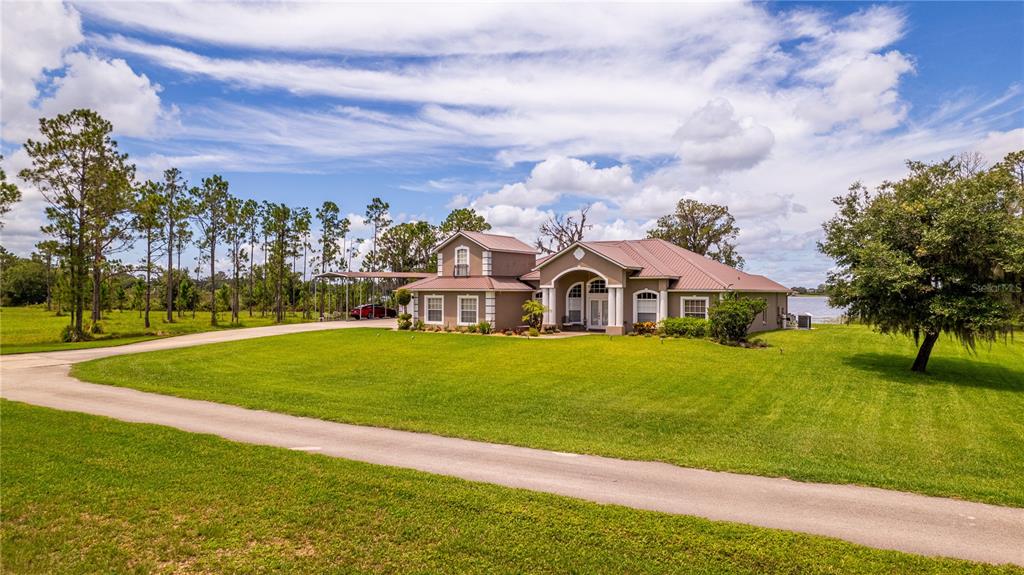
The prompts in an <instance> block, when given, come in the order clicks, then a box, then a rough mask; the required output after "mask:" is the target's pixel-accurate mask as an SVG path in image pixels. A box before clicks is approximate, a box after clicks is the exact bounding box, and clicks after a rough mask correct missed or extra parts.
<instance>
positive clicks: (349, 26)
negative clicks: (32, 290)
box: [2, 2, 1024, 285]
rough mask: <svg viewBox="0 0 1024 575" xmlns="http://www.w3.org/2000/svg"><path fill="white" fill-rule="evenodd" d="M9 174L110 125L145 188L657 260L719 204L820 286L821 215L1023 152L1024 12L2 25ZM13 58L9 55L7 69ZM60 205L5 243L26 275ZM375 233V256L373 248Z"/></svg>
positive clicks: (515, 12) (15, 12) (186, 14)
mask: <svg viewBox="0 0 1024 575" xmlns="http://www.w3.org/2000/svg"><path fill="white" fill-rule="evenodd" d="M2 16H3V76H2V85H3V138H2V147H3V152H4V155H5V156H6V159H5V162H4V163H5V166H4V167H5V168H6V169H7V170H8V172H9V173H11V172H16V171H17V169H19V168H20V167H23V166H24V163H25V161H26V159H25V157H24V154H23V153H22V152H20V144H21V142H23V140H24V138H26V137H30V136H31V135H32V133H33V130H34V124H35V121H36V119H37V118H38V117H40V116H41V115H53V114H56V113H59V112H62V111H66V110H68V109H71V108H74V107H92V108H95V109H97V110H99V111H100V112H101V113H103V114H104V115H105V116H106V117H108V118H109V119H111V120H112V121H113V122H114V124H115V128H116V130H117V132H118V139H119V141H120V142H121V145H122V148H123V149H124V150H125V151H127V152H129V153H130V154H131V157H132V158H133V160H134V161H135V162H136V163H137V165H138V167H139V172H140V175H142V176H143V177H157V176H158V175H159V173H160V172H161V171H162V170H163V169H164V168H166V167H168V166H171V165H174V166H178V167H180V168H182V169H183V170H184V171H185V172H186V174H188V176H189V177H190V179H191V180H193V181H198V180H199V179H200V178H202V177H204V176H207V175H209V174H211V173H219V174H222V175H224V176H225V177H226V178H227V179H228V180H229V181H230V182H231V190H232V192H233V193H235V194H237V195H240V196H244V197H253V198H257V199H267V200H271V201H284V202H287V203H289V204H292V205H307V206H311V207H313V206H316V205H319V204H320V203H321V202H322V201H324V200H326V199H330V200H333V201H335V202H337V203H339V204H340V205H341V206H342V208H343V210H345V211H346V212H351V213H352V214H355V215H358V214H361V213H362V212H363V209H364V207H365V205H366V203H367V202H368V201H369V199H370V198H371V197H373V196H380V197H382V198H384V199H385V200H386V201H388V202H390V204H391V207H392V215H393V217H394V218H395V219H396V220H399V221H404V220H411V219H428V220H431V221H434V222H438V221H440V220H441V219H442V218H443V217H444V216H445V215H446V214H447V213H448V211H450V210H451V209H452V208H453V207H461V206H471V207H474V208H475V209H477V210H478V211H480V212H481V213H483V214H485V215H486V216H487V218H488V219H489V221H491V222H492V224H493V225H494V226H495V228H496V230H498V231H502V232H506V233H511V234H514V235H517V236H519V237H521V238H522V239H524V240H527V241H529V240H532V239H533V238H534V237H535V236H536V229H537V227H538V226H539V224H540V223H541V222H542V221H543V220H544V219H546V218H547V217H549V216H550V215H551V214H553V213H557V212H565V211H570V210H574V209H578V208H580V207H582V206H590V208H591V214H592V218H593V222H594V224H595V226H594V228H593V229H592V230H591V231H590V236H589V237H590V238H591V239H617V238H632V237H642V235H643V234H644V231H645V230H646V229H648V228H649V227H650V226H651V223H652V221H653V219H654V218H656V217H657V216H659V215H662V214H665V213H668V212H670V211H671V209H672V206H673V205H674V204H675V202H677V201H678V200H679V199H680V198H684V197H689V198H696V199H699V200H702V201H710V202H716V203H722V204H726V205H728V206H729V207H730V209H731V210H732V211H733V213H734V214H735V215H736V217H737V220H738V223H739V225H740V227H741V229H742V232H741V236H740V253H741V254H743V255H744V256H745V257H746V259H747V264H748V269H749V270H751V271H753V272H755V273H765V274H768V275H770V276H771V277H773V278H774V279H777V280H779V281H782V282H784V283H788V284H791V285H797V284H804V285H806V284H817V283H819V282H820V281H822V280H823V279H824V275H825V273H826V271H827V270H828V268H829V266H830V262H829V261H828V260H827V259H825V258H823V257H822V256H821V255H820V254H817V252H816V250H815V245H814V242H815V241H816V240H817V239H818V238H819V237H820V229H821V228H820V226H821V222H822V221H823V220H825V219H827V218H828V217H829V216H830V215H831V213H832V206H831V203H830V202H829V199H830V198H831V197H833V196H835V195H838V194H841V193H842V192H843V191H844V190H845V189H846V187H847V186H848V185H849V184H850V183H852V182H853V181H854V180H858V179H859V180H863V181H864V182H865V183H867V184H869V185H874V184H877V183H879V182H881V181H882V180H884V179H890V178H896V177H899V176H900V174H901V173H902V164H903V162H904V160H906V159H918V160H934V159H938V158H941V157H944V156H949V155H952V154H955V153H960V152H965V151H979V152H982V153H983V154H985V155H986V157H987V158H988V159H989V160H990V161H997V160H998V159H999V158H1000V157H1001V156H1002V155H1003V154H1005V153H1006V152H1008V151H1011V150H1014V149H1020V148H1024V112H1022V108H1024V86H1022V84H1024V40H1022V35H1021V34H1020V30H1022V29H1024V4H1021V3H1017V2H1005V3H947V2H943V3H932V2H919V3H906V4H901V3H886V4H869V3H771V4H745V3H729V4H701V5H696V4H686V5H657V6H626V5H616V6H607V5H601V6H597V5H595V6H591V5H584V4H576V5H563V6H559V5H523V6H518V7H517V6H496V5H478V6H443V7H442V6H428V5H416V6H401V7H400V6H394V5H384V6H378V7H376V8H374V7H367V6H353V5H340V4H299V3H290V4H276V3H263V4H259V5H253V4H232V3H217V4H183V3H159V4H138V3H109V4H108V3H84V4H80V5H79V4H60V3H50V4H47V3H14V4H12V3H4V4H3V12H2ZM15 46H17V49H13V47H15ZM42 207H43V202H42V200H41V198H40V197H39V195H38V193H35V192H34V191H33V190H31V189H28V190H26V200H25V201H24V202H22V204H21V205H20V206H19V207H18V208H17V210H16V212H15V213H14V214H13V216H14V217H13V218H11V221H10V223H9V224H8V225H7V228H6V229H5V230H4V232H3V233H4V237H3V243H4V245H5V247H8V248H9V249H13V250H15V251H18V252H21V253H25V252H26V251H28V250H30V249H31V246H32V244H33V243H34V242H35V241H37V240H38V239H39V233H38V226H39V224H40V223H41V220H42ZM356 233H357V234H362V233H365V232H364V231H363V230H362V229H361V228H359V227H358V226H357V228H356Z"/></svg>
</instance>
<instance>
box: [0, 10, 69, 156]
mask: <svg viewBox="0 0 1024 575" xmlns="http://www.w3.org/2000/svg"><path fill="white" fill-rule="evenodd" d="M0 20H2V23H0V26H2V32H3V34H2V36H0V37H2V42H3V50H2V56H0V58H2V64H3V78H2V81H0V102H2V111H3V113H2V116H3V131H4V139H5V140H20V139H23V138H25V137H26V136H28V135H30V134H32V133H33V131H34V129H35V125H36V123H35V120H36V118H35V117H34V112H33V109H32V104H33V102H34V101H35V100H36V98H37V97H38V89H37V87H36V84H37V83H39V82H42V81H43V80H44V78H45V74H46V72H47V71H52V70H57V69H60V68H62V67H63V66H64V53H65V52H66V51H67V50H68V49H70V48H72V47H73V46H75V45H77V44H78V43H79V42H81V41H82V28H81V26H82V25H81V18H80V17H79V15H78V12H76V11H75V9H74V8H71V7H69V6H65V5H64V4H62V3H59V2H10V3H5V4H4V7H3V18H2V19H0Z"/></svg>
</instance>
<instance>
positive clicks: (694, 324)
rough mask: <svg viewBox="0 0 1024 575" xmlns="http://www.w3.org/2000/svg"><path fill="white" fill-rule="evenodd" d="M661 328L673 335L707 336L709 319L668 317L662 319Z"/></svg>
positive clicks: (665, 332) (667, 333) (666, 333)
mask: <svg viewBox="0 0 1024 575" xmlns="http://www.w3.org/2000/svg"><path fill="white" fill-rule="evenodd" d="M661 329H662V331H663V332H664V334H665V335H667V336H671V337H680V336H682V337H696V338H701V337H707V335H708V320H706V319H704V318H699V317H667V318H665V319H663V320H661Z"/></svg>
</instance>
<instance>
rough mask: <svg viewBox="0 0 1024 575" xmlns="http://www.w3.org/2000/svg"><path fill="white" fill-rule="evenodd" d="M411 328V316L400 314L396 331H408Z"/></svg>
mask: <svg viewBox="0 0 1024 575" xmlns="http://www.w3.org/2000/svg"><path fill="white" fill-rule="evenodd" d="M410 328H412V314H411V313H400V314H398V329H402V330H405V329H410Z"/></svg>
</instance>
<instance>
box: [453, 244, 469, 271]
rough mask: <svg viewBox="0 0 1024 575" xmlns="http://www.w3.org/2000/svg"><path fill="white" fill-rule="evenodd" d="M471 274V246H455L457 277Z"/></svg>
mask: <svg viewBox="0 0 1024 575" xmlns="http://www.w3.org/2000/svg"><path fill="white" fill-rule="evenodd" d="M468 275H469V248H466V247H461V248H455V277H465V276H468Z"/></svg>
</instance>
